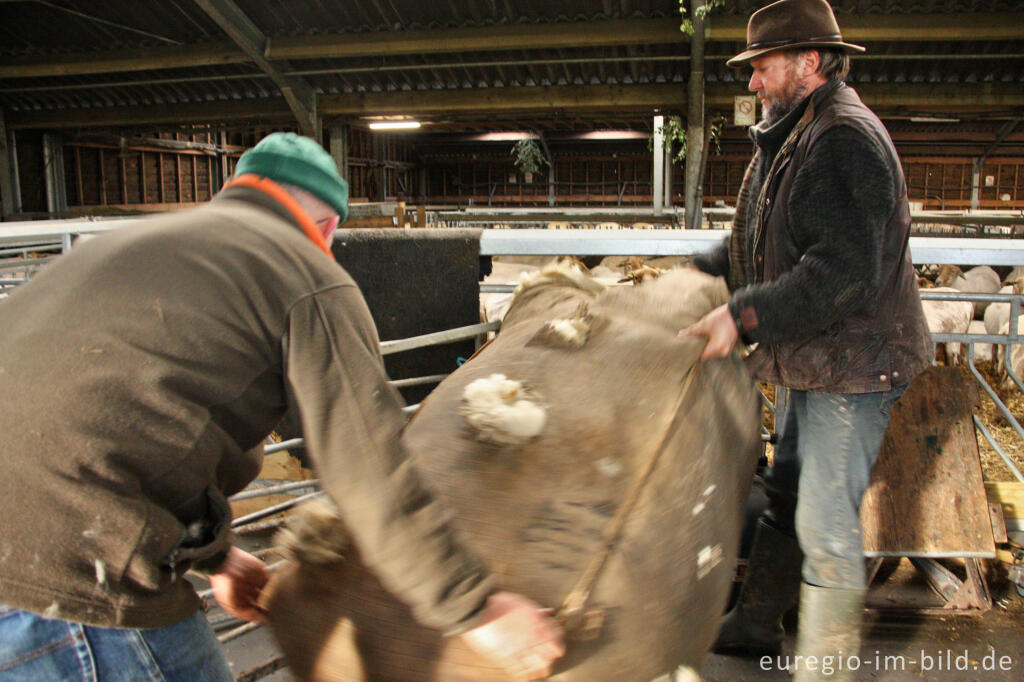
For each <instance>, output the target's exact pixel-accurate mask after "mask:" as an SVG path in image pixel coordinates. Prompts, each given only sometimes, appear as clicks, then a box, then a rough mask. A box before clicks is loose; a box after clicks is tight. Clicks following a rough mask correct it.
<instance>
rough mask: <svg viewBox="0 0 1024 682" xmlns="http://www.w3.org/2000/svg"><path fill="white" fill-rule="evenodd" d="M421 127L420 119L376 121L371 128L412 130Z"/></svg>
mask: <svg viewBox="0 0 1024 682" xmlns="http://www.w3.org/2000/svg"><path fill="white" fill-rule="evenodd" d="M419 127H420V122H419V121H374V122H373V123H371V124H370V130H412V129H415V128H419Z"/></svg>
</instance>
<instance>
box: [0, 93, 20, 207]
mask: <svg viewBox="0 0 1024 682" xmlns="http://www.w3.org/2000/svg"><path fill="white" fill-rule="evenodd" d="M11 139H12V138H11V137H9V136H8V133H7V124H6V122H5V120H4V110H3V109H0V220H3V219H6V218H7V216H9V215H14V214H15V213H18V212H20V211H21V196H20V191H19V189H18V182H17V173H16V169H17V163H18V162H17V158H16V157H15V155H14V145H12V144H10V140H11Z"/></svg>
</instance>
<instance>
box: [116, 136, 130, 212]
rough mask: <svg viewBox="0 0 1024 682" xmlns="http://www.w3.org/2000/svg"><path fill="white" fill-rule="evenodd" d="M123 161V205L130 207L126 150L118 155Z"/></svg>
mask: <svg viewBox="0 0 1024 682" xmlns="http://www.w3.org/2000/svg"><path fill="white" fill-rule="evenodd" d="M118 156H119V158H120V161H121V164H120V165H121V203H122V204H124V205H125V206H127V205H128V160H127V159H126V158H125V149H124V147H122V148H121V153H120V154H119V155H118Z"/></svg>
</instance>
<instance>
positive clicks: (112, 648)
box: [0, 604, 235, 682]
mask: <svg viewBox="0 0 1024 682" xmlns="http://www.w3.org/2000/svg"><path fill="white" fill-rule="evenodd" d="M234 679H235V678H234V675H232V674H231V669H230V668H229V667H228V662H227V659H226V658H224V653H223V652H222V651H221V649H220V644H219V643H218V642H217V638H216V637H214V634H213V630H212V629H211V628H210V625H209V623H207V622H206V617H205V616H204V615H203V613H202V612H201V611H197V612H196V613H195V614H193V615H192V616H190V617H188V618H186V619H185V620H183V621H181V622H180V623H177V624H175V625H171V626H168V627H164V628H155V629H152V630H118V629H114V628H99V627H92V626H89V625H80V624H78V623H70V622H68V621H63V620H51V619H49V618H43V617H42V616H37V615H36V614H34V613H29V612H27V611H19V610H17V609H12V608H9V607H7V606H4V605H2V604H0V682H41V681H43V680H45V681H46V682H72V681H73V682H85V681H86V680H89V681H90V682H92V681H94V680H95V681H97V682H138V681H150V682H227V681H228V680H234Z"/></svg>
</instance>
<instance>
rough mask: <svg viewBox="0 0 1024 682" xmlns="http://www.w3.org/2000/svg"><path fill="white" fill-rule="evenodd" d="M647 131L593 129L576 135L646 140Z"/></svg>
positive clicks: (584, 137) (595, 137) (600, 138)
mask: <svg viewBox="0 0 1024 682" xmlns="http://www.w3.org/2000/svg"><path fill="white" fill-rule="evenodd" d="M649 137H650V135H648V134H647V133H645V132H642V131H639V130H591V131H590V132H586V133H580V134H579V135H577V136H576V139H578V140H646V139H647V138H649Z"/></svg>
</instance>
